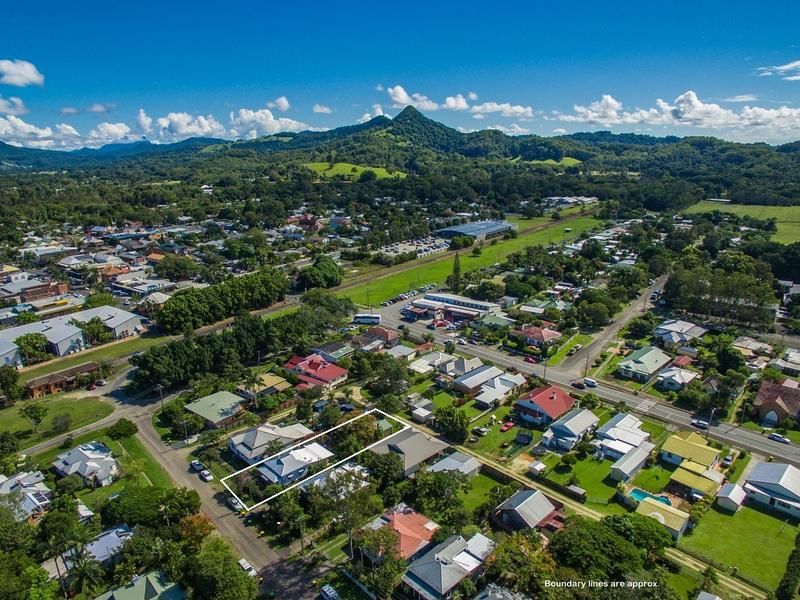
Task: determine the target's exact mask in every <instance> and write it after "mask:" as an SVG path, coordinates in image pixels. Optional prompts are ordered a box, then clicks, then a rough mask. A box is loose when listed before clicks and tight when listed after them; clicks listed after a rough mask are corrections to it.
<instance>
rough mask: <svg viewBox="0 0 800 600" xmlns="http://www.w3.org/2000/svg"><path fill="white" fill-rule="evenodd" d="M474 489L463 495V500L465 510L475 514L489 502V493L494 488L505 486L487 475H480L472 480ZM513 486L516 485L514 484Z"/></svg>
mask: <svg viewBox="0 0 800 600" xmlns="http://www.w3.org/2000/svg"><path fill="white" fill-rule="evenodd" d="M470 483H471V484H472V487H471V488H470V490H469V491H468V492H466V493H462V494H461V499H462V500H463V501H464V508H466V509H467V510H468V511H470V512H474V511H475V509H476V508H478V507H479V506H480V505H482V504H483V503H485V502H487V501H488V500H489V491H490V490H491V489H492V488H493V487H497V486H498V485H503V484H502V482H500V481H498V480H497V479H494V478H493V477H489V476H488V475H486V474H485V473H478V474H477V475H475V477H473V478H472V479H471V480H470ZM511 485H514V484H513V483H512V484H511Z"/></svg>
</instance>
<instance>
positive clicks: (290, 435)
mask: <svg viewBox="0 0 800 600" xmlns="http://www.w3.org/2000/svg"><path fill="white" fill-rule="evenodd" d="M313 433H314V432H313V431H311V430H310V429H309V428H308V427H306V426H305V425H302V424H300V423H295V424H293V425H285V426H283V427H281V426H279V425H273V424H272V423H264V424H263V425H259V426H258V427H255V428H254V429H250V430H248V431H245V432H244V433H239V434H237V435H234V436H233V437H232V438H231V439H230V440H229V441H228V448H230V450H231V452H233V453H234V454H235V455H236V456H238V457H239V458H241V459H242V460H243V461H244V462H246V463H248V464H253V463H254V462H257V461H259V460H261V458H262V457H263V456H264V454H266V452H267V450H268V449H269V448H271V447H272V446H273V445H274V446H277V447H283V446H288V445H289V444H292V443H296V442H299V441H300V440H302V439H303V438H306V437H308V436H310V435H313Z"/></svg>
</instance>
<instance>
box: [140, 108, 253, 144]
mask: <svg viewBox="0 0 800 600" xmlns="http://www.w3.org/2000/svg"><path fill="white" fill-rule="evenodd" d="M267 112H269V111H267ZM155 125H156V126H155V127H154V128H153V134H154V135H155V136H156V138H157V139H159V140H161V141H165V142H176V141H179V140H183V139H186V138H189V137H195V136H198V137H227V132H226V131H225V127H224V126H223V125H222V123H220V122H219V121H217V119H216V118H215V117H214V115H208V116H203V115H198V116H193V115H190V114H189V113H186V112H171V113H169V114H167V116H165V117H159V118H158V119H155Z"/></svg>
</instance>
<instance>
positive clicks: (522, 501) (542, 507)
mask: <svg viewBox="0 0 800 600" xmlns="http://www.w3.org/2000/svg"><path fill="white" fill-rule="evenodd" d="M555 509H556V507H555V506H553V503H552V502H550V500H548V499H547V496H545V495H544V494H543V493H542V492H541V490H530V489H526V490H519V491H518V492H516V493H515V494H514V495H513V496H511V497H510V498H509V499H508V500H506V501H505V502H503V503H502V504H500V505H499V506H498V507H497V510H499V511H513V512H515V513H517V514H518V515H519V516H520V518H521V519H522V520H523V521H525V523H526V524H527V525H528V527H531V528H533V527H536V526H538V525H539V523H541V522H542V520H543V519H544V518H545V517H547V515H549V514H550V513H552V512H553V511H554V510H555Z"/></svg>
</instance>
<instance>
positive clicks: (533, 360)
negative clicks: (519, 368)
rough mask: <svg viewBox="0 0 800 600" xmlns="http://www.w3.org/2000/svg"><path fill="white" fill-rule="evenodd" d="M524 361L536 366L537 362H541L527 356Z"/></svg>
mask: <svg viewBox="0 0 800 600" xmlns="http://www.w3.org/2000/svg"><path fill="white" fill-rule="evenodd" d="M524 360H525V362H526V363H533V364H536V363H537V362H539V361H538V360H536V359H535V358H534V357H532V356H526V357H525V359H524Z"/></svg>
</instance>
